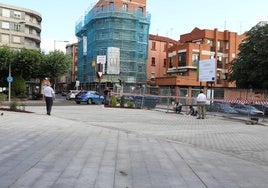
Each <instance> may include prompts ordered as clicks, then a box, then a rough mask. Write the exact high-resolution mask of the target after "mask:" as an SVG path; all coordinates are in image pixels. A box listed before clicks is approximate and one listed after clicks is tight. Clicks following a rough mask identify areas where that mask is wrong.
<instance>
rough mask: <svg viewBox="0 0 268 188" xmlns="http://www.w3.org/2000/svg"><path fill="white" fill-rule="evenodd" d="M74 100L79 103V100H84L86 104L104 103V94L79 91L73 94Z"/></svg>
mask: <svg viewBox="0 0 268 188" xmlns="http://www.w3.org/2000/svg"><path fill="white" fill-rule="evenodd" d="M74 100H75V102H76V103H77V104H80V103H81V102H86V103H87V104H96V103H102V104H103V103H104V96H102V95H99V93H98V92H96V91H87V90H84V91H81V92H79V93H78V94H76V96H75V99H74Z"/></svg>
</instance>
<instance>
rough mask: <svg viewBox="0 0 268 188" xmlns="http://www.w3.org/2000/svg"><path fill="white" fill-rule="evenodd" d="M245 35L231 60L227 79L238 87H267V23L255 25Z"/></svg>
mask: <svg viewBox="0 0 268 188" xmlns="http://www.w3.org/2000/svg"><path fill="white" fill-rule="evenodd" d="M246 35H247V38H246V39H245V40H243V42H242V43H241V44H240V45H239V51H240V52H239V54H238V57H237V58H236V59H234V60H233V61H232V62H231V74H230V77H229V81H235V82H236V85H237V87H238V88H252V89H268V58H267V57H268V24H266V25H264V26H255V27H253V28H252V29H251V30H250V31H248V32H246Z"/></svg>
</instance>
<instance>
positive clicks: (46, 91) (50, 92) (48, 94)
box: [44, 86, 55, 97]
mask: <svg viewBox="0 0 268 188" xmlns="http://www.w3.org/2000/svg"><path fill="white" fill-rule="evenodd" d="M54 94H55V92H54V90H53V89H52V87H50V86H45V88H44V96H45V97H54Z"/></svg>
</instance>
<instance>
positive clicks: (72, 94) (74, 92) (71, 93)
mask: <svg viewBox="0 0 268 188" xmlns="http://www.w3.org/2000/svg"><path fill="white" fill-rule="evenodd" d="M79 92H80V91H79V90H70V91H69V92H68V93H67V94H66V100H73V99H75V96H76V95H77V93H79Z"/></svg>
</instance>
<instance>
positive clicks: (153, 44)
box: [152, 42, 156, 50]
mask: <svg viewBox="0 0 268 188" xmlns="http://www.w3.org/2000/svg"><path fill="white" fill-rule="evenodd" d="M152 50H156V42H152Z"/></svg>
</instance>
